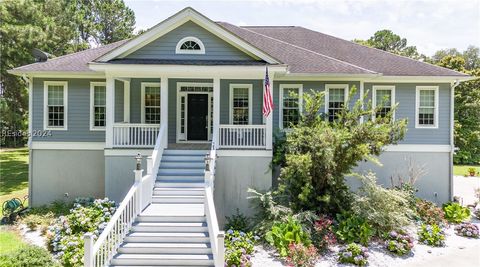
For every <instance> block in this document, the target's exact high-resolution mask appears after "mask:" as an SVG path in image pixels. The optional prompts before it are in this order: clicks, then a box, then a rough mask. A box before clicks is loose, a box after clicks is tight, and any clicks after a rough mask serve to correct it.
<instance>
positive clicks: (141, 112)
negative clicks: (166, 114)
mask: <svg viewBox="0 0 480 267" xmlns="http://www.w3.org/2000/svg"><path fill="white" fill-rule="evenodd" d="M147 86H148V87H158V88H160V83H159V82H142V83H140V87H141V95H140V99H141V100H140V103H141V110H140V118H141V122H142V123H145V87H147ZM161 97H162V88H160V110H161V109H162V106H161V105H162V99H161ZM160 116H161V113H160ZM160 123H161V122H160Z"/></svg>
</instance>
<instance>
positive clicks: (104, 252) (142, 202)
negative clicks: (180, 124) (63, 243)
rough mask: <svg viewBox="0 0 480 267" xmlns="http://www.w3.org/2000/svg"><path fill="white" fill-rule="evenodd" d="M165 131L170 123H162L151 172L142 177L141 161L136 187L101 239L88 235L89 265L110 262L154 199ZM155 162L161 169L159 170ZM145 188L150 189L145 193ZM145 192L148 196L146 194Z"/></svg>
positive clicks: (121, 204) (132, 188) (129, 193)
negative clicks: (135, 222) (143, 211)
mask: <svg viewBox="0 0 480 267" xmlns="http://www.w3.org/2000/svg"><path fill="white" fill-rule="evenodd" d="M165 134H166V125H162V126H161V128H160V131H159V133H158V136H157V140H156V142H155V148H154V149H153V152H152V156H151V157H149V158H148V159H147V163H148V162H149V161H150V164H147V175H145V176H143V177H142V173H143V170H141V169H140V164H138V165H137V169H136V170H134V173H135V181H134V183H133V185H132V187H131V188H130V190H129V191H128V193H127V195H126V196H125V198H124V199H123V200H122V202H120V206H119V207H118V208H117V210H116V211H115V213H114V214H113V215H112V218H111V219H110V221H109V222H108V223H107V225H106V226H105V228H104V229H103V231H102V233H101V234H100V236H99V237H98V239H97V240H96V241H95V240H94V237H95V236H94V235H93V234H92V233H86V234H85V235H84V241H85V243H84V249H85V254H84V258H83V264H84V266H85V267H97V266H100V267H103V266H107V265H109V263H110V260H111V259H112V258H113V256H114V255H115V254H116V253H117V249H118V248H119V247H120V244H122V242H123V240H124V238H125V236H126V235H127V234H128V232H129V230H130V228H131V226H132V224H133V222H134V221H135V219H136V218H137V216H138V215H139V214H140V213H141V212H142V210H143V209H144V208H145V207H146V206H147V205H148V204H149V203H151V200H152V191H153V186H154V181H155V180H156V177H157V173H158V167H159V165H160V161H161V158H162V154H163V149H164V148H165V147H166V144H165V143H166V140H167V139H166V138H164V135H165ZM152 163H153V164H152ZM155 166H156V169H157V170H155ZM145 189H146V190H145ZM144 190H145V191H144ZM142 192H148V193H146V194H142ZM145 195H147V196H146V197H145Z"/></svg>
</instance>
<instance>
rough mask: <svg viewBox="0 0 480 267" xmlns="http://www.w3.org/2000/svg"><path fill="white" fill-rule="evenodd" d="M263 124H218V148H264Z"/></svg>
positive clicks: (265, 132)
mask: <svg viewBox="0 0 480 267" xmlns="http://www.w3.org/2000/svg"><path fill="white" fill-rule="evenodd" d="M266 137H267V128H266V126H265V125H224V124H222V125H220V136H219V140H218V141H219V143H218V147H219V148H254V149H265V148H266Z"/></svg>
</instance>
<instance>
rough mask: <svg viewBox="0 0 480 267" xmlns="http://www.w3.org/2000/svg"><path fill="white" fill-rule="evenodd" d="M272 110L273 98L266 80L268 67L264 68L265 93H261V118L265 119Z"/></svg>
mask: <svg viewBox="0 0 480 267" xmlns="http://www.w3.org/2000/svg"><path fill="white" fill-rule="evenodd" d="M272 110H273V98H272V92H271V91H270V80H269V79H268V67H266V68H265V91H264V92H263V108H262V112H263V116H264V117H265V118H267V117H268V115H270V113H271V112H272Z"/></svg>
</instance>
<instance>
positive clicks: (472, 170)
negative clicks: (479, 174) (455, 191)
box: [468, 167, 476, 176]
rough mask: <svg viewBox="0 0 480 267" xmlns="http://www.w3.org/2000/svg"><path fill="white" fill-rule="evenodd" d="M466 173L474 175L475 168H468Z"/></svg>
mask: <svg viewBox="0 0 480 267" xmlns="http://www.w3.org/2000/svg"><path fill="white" fill-rule="evenodd" d="M468 173H469V174H470V176H475V173H476V170H475V168H473V167H472V168H468Z"/></svg>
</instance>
